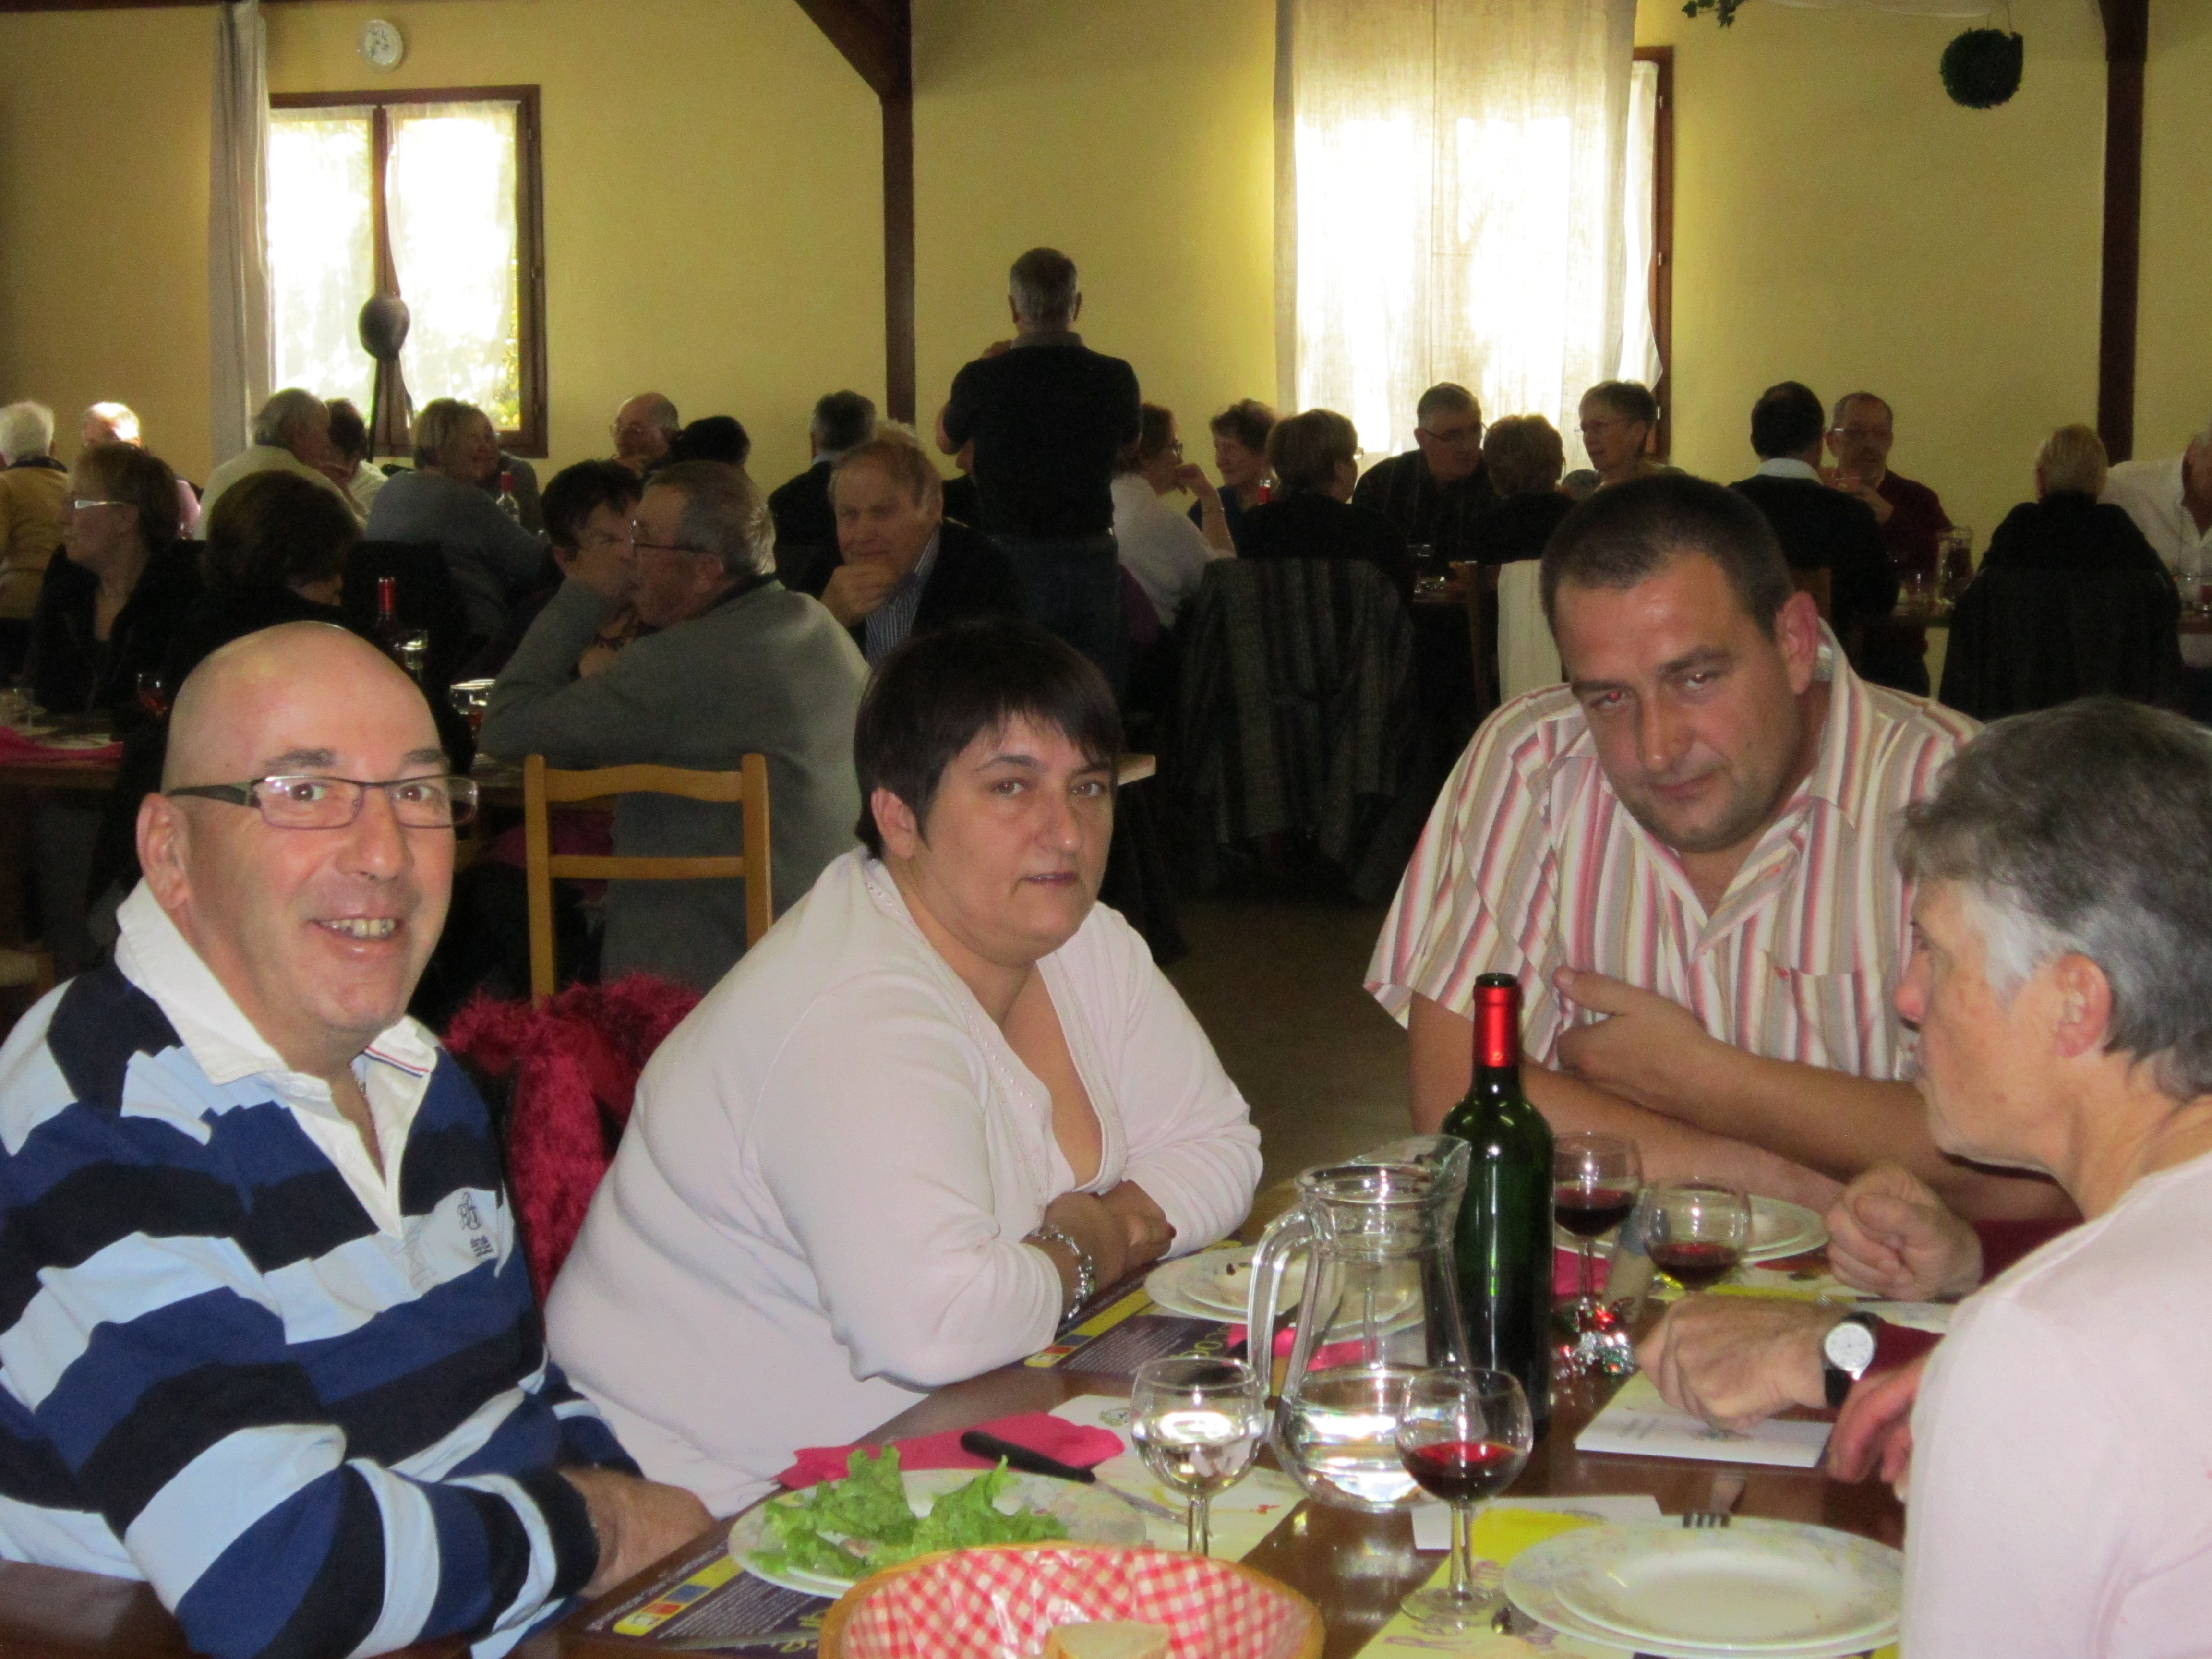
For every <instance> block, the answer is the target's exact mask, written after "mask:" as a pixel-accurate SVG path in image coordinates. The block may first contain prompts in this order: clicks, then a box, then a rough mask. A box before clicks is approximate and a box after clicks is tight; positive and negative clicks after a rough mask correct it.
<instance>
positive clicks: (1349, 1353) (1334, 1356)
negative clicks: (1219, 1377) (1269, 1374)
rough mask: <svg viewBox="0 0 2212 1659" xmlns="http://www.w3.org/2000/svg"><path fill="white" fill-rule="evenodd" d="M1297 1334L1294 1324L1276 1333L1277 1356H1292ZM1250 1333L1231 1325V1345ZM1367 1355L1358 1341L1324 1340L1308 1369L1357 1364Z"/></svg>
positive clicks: (1241, 1340) (1314, 1369) (1239, 1342)
mask: <svg viewBox="0 0 2212 1659" xmlns="http://www.w3.org/2000/svg"><path fill="white" fill-rule="evenodd" d="M1249 1334H1250V1333H1249V1331H1247V1330H1246V1329H1245V1328H1244V1327H1243V1326H1242V1325H1231V1327H1230V1328H1229V1346H1231V1348H1234V1347H1237V1346H1238V1345H1239V1344H1241V1343H1242V1342H1243V1340H1244V1339H1245V1338H1246V1337H1247V1336H1249ZM1297 1334H1298V1333H1297V1327H1296V1326H1292V1325H1285V1326H1284V1327H1283V1328H1282V1329H1280V1330H1279V1331H1277V1332H1276V1333H1275V1358H1278V1359H1288V1358H1290V1357H1291V1343H1292V1342H1293V1341H1294V1340H1296V1339H1297ZM1366 1357H1367V1352H1366V1349H1365V1347H1364V1346H1363V1345H1361V1344H1360V1343H1358V1342H1324V1343H1322V1345H1321V1346H1319V1347H1318V1348H1316V1349H1315V1350H1314V1357H1313V1358H1312V1359H1311V1360H1310V1362H1309V1363H1308V1364H1307V1366H1306V1369H1307V1370H1311V1371H1320V1370H1328V1368H1329V1367H1330V1366H1331V1365H1357V1364H1359V1363H1360V1362H1361V1361H1363V1360H1364V1359H1365V1358H1366Z"/></svg>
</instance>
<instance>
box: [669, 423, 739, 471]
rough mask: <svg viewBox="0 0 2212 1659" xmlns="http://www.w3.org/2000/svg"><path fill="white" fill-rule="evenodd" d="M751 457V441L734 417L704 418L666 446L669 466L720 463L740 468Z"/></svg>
mask: <svg viewBox="0 0 2212 1659" xmlns="http://www.w3.org/2000/svg"><path fill="white" fill-rule="evenodd" d="M752 453H753V441H752V438H751V437H750V435H749V434H747V432H746V431H745V428H744V426H743V424H742V423H740V422H739V421H738V418H737V416H734V415H707V416H701V417H700V418H699V419H698V420H696V421H694V422H691V424H690V425H689V426H687V427H685V428H684V429H683V430H682V431H681V432H679V433H678V434H677V435H676V436H675V439H674V441H671V443H670V444H669V446H668V460H669V464H670V465H675V463H677V462H678V461H720V462H721V463H722V464H723V465H725V466H743V465H744V464H745V463H746V461H747V460H749V459H751V457H752Z"/></svg>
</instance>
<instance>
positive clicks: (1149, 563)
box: [1114, 404, 1236, 628]
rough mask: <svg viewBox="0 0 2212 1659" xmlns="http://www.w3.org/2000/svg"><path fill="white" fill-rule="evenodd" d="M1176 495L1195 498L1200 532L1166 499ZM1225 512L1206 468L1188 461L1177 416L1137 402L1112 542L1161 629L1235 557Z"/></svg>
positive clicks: (1118, 478)
mask: <svg viewBox="0 0 2212 1659" xmlns="http://www.w3.org/2000/svg"><path fill="white" fill-rule="evenodd" d="M1178 489H1188V491H1190V493H1191V494H1192V495H1195V496H1197V497H1198V509H1199V513H1200V519H1199V523H1198V525H1197V526H1196V527H1194V526H1192V524H1191V521H1190V520H1188V519H1186V518H1184V517H1183V515H1182V513H1178V512H1176V510H1175V509H1174V508H1173V507H1169V506H1168V505H1167V504H1166V503H1165V501H1163V500H1162V499H1161V498H1162V497H1163V496H1164V495H1168V494H1169V493H1170V491H1172V490H1178ZM1223 507H1224V503H1223V501H1222V497H1221V492H1220V491H1219V490H1218V489H1215V488H1214V487H1213V482H1212V479H1210V478H1208V477H1206V471H1205V469H1204V468H1202V467H1200V465H1198V463H1197V462H1195V461H1186V460H1185V459H1183V458H1182V434H1181V433H1180V432H1178V431H1177V430H1176V417H1175V412H1174V411H1173V410H1167V409H1163V408H1161V407H1160V406H1159V404H1139V408H1138V421H1137V436H1136V439H1135V441H1133V442H1132V443H1130V444H1128V445H1127V447H1125V448H1124V449H1123V450H1122V452H1121V463H1120V466H1119V469H1118V471H1116V472H1115V477H1114V541H1115V545H1116V547H1118V548H1119V550H1120V552H1121V568H1123V569H1124V570H1127V572H1128V573H1129V574H1131V575H1132V576H1134V577H1135V578H1136V579H1137V585H1138V586H1139V587H1142V588H1143V589H1144V590H1145V597H1146V599H1150V600H1151V601H1152V609H1153V610H1154V611H1157V612H1158V615H1159V619H1160V626H1161V627H1162V628H1173V627H1174V626H1175V622H1176V615H1177V614H1178V613H1179V612H1180V611H1182V607H1183V602H1184V601H1185V600H1187V599H1189V598H1190V596H1191V595H1192V594H1194V593H1195V592H1198V585H1199V583H1200V581H1201V580H1204V579H1205V576H1206V565H1207V564H1208V562H1211V561H1212V560H1214V559H1225V558H1230V557H1232V556H1234V554H1235V551H1236V548H1235V544H1233V543H1232V542H1231V540H1230V537H1229V520H1228V517H1227V516H1226V514H1225V512H1224V510H1223Z"/></svg>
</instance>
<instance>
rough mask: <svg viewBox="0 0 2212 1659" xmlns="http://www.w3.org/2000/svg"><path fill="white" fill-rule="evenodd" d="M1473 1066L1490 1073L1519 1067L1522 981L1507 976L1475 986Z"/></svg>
mask: <svg viewBox="0 0 2212 1659" xmlns="http://www.w3.org/2000/svg"><path fill="white" fill-rule="evenodd" d="M1474 1063H1475V1065H1476V1066H1478V1067H1480V1068H1482V1069H1484V1070H1489V1071H1496V1070H1499V1069H1502V1068H1504V1067H1506V1066H1518V1065H1519V1064H1520V1063H1521V981H1519V980H1517V979H1516V978H1514V977H1513V975H1510V974H1485V975H1482V976H1481V977H1480V979H1478V980H1476V981H1475V982H1474Z"/></svg>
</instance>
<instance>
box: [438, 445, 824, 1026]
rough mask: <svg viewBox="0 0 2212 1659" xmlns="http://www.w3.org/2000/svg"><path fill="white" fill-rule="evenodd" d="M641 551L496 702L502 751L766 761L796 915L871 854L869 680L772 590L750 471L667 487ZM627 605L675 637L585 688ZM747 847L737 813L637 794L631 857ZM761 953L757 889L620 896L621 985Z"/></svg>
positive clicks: (701, 977)
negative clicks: (754, 921) (858, 727)
mask: <svg viewBox="0 0 2212 1659" xmlns="http://www.w3.org/2000/svg"><path fill="white" fill-rule="evenodd" d="M631 546H632V548H633V549H634V550H635V562H634V565H633V567H632V573H631V576H630V585H629V589H628V591H627V592H605V591H602V590H601V589H600V588H599V587H595V586H592V583H591V582H590V581H588V580H585V579H584V577H583V576H581V575H580V574H571V575H570V576H569V578H568V580H566V581H564V582H563V583H562V585H561V589H560V591H559V592H556V594H555V595H554V596H553V598H552V599H551V600H550V601H549V602H548V603H547V605H546V606H545V608H544V610H543V611H539V612H538V620H537V621H536V622H535V623H532V624H531V628H530V631H529V633H528V634H526V635H524V636H523V640H522V643H521V645H520V646H519V647H516V650H515V653H514V656H513V659H512V660H511V661H509V662H508V664H507V668H506V670H505V671H504V672H502V673H501V675H500V678H499V684H497V685H496V686H495V687H494V688H493V690H492V695H491V708H490V709H489V712H488V713H487V714H485V716H484V723H483V732H482V733H481V734H480V740H481V742H482V744H483V749H484V750H485V751H486V752H487V753H489V754H494V755H497V756H500V757H502V758H504V759H507V760H512V761H518V762H519V761H520V760H521V759H522V758H523V757H525V756H526V755H532V754H538V755H543V756H544V757H545V758H546V760H547V762H548V763H550V764H551V765H554V766H559V767H576V768H582V767H593V766H620V765H623V764H626V763H630V762H634V761H643V762H650V763H657V764H659V765H662V766H683V767H690V768H695V769H702V770H707V771H733V770H735V769H737V767H738V763H739V762H740V761H741V760H742V759H743V757H744V756H745V755H747V754H748V753H751V752H755V751H757V752H759V753H761V754H763V755H765V756H766V757H768V773H769V809H770V816H771V819H772V822H773V835H772V842H771V847H770V855H771V863H772V872H771V873H772V877H773V891H774V895H775V902H776V906H777V908H779V909H788V908H790V907H791V906H792V905H793V903H795V902H797V901H798V899H799V896H800V895H801V894H803V893H805V891H806V890H807V889H808V888H809V887H811V886H812V885H813V884H814V878H816V877H817V876H818V875H820V874H821V873H822V869H823V866H825V865H827V864H828V863H829V861H830V860H832V859H834V858H836V856H837V855H838V854H840V853H842V852H844V851H845V850H846V849H847V848H849V847H851V845H852V844H853V823H854V820H855V819H856V818H857V817H859V816H860V797H859V795H858V793H856V791H855V790H854V784H853V765H852V744H853V717H854V714H855V713H856V712H857V711H858V709H859V708H860V687H861V684H862V683H863V682H864V681H865V680H866V678H867V664H866V662H865V661H864V660H863V659H862V658H861V656H860V651H859V649H858V648H857V647H855V646H854V643H853V641H852V640H851V638H850V637H849V636H848V635H847V634H846V633H845V630H844V629H842V628H840V627H838V625H837V623H836V620H835V619H834V618H833V617H830V615H829V612H828V611H824V610H823V608H822V607H821V605H818V604H817V603H816V602H815V601H814V600H812V599H808V598H806V597H805V596H804V595H803V594H798V593H792V592H787V591H785V589H784V586H783V585H782V584H781V582H779V581H777V580H775V576H774V575H773V574H770V573H771V572H772V571H773V570H774V568H775V530H774V528H773V527H772V526H771V525H770V522H769V516H768V503H767V502H766V501H763V500H762V499H761V495H760V492H759V491H758V490H757V489H755V488H754V485H753V482H752V480H751V479H750V478H748V477H746V476H745V475H744V473H743V472H741V471H738V469H737V468H736V467H733V466H725V465H722V464H721V463H720V462H719V461H685V462H681V463H679V464H678V465H674V466H669V467H664V468H662V469H661V470H660V471H659V472H657V473H655V474H654V475H653V477H652V478H651V480H649V481H648V483H647V486H646V489H645V494H644V495H643V496H642V498H641V499H640V501H638V504H637V514H636V517H635V520H633V521H632V524H631ZM611 586H616V584H611ZM624 599H627V601H628V602H629V605H631V606H632V607H633V608H634V609H635V611H636V612H637V616H638V619H639V620H640V621H641V623H644V624H645V625H646V626H647V627H648V628H651V629H657V630H658V631H657V632H655V633H653V634H652V635H649V636H648V637H647V638H644V639H641V640H639V641H636V643H635V644H633V645H631V646H629V647H627V648H626V649H624V650H623V653H622V654H621V655H620V656H618V657H617V658H616V659H614V661H613V662H612V663H611V664H610V665H608V667H607V668H606V670H605V671H604V672H602V673H599V674H594V675H591V676H589V677H587V678H578V676H577V666H578V663H579V661H580V659H581V658H582V657H583V656H584V654H585V653H586V651H588V650H589V649H590V648H591V647H592V643H593V641H595V640H596V639H597V637H598V635H599V629H600V628H601V627H602V626H603V625H604V624H605V622H606V620H607V618H608V617H609V616H610V615H611V614H612V613H613V611H614V610H615V608H616V606H617V605H620V604H622V603H623V600H624ZM743 840H744V831H743V829H742V827H741V823H740V818H739V809H738V807H737V806H736V805H719V804H716V803H712V802H707V801H692V800H684V799H679V798H678V797H676V796H672V795H624V796H623V798H622V799H621V800H620V801H618V802H617V805H616V807H615V851H616V852H617V854H622V855H623V856H631V855H638V854H670V855H676V856H682V857H701V856H712V855H715V854H724V855H727V854H736V853H739V852H742V851H744V847H743V844H742V843H743ZM744 949H745V908H744V883H743V882H741V881H631V882H617V883H615V884H614V885H613V886H612V887H611V889H610V890H609V891H608V894H607V903H606V943H605V951H604V953H603V956H602V963H603V971H604V973H605V976H606V977H607V978H609V979H614V978H617V977H618V976H619V975H623V974H625V973H629V972H631V971H634V970H635V971H642V972H645V973H649V974H658V975H661V976H662V977H664V978H666V979H672V980H677V981H681V982H683V983H684V984H687V985H690V986H691V987H694V988H695V989H696V990H701V991H704V990H708V989H709V988H710V987H713V985H714V982H715V981H717V980H719V979H720V978H721V976H722V975H724V974H725V973H726V972H727V971H728V970H729V968H730V965H731V963H734V962H735V961H737V959H738V957H740V956H741V955H743V954H744Z"/></svg>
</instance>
